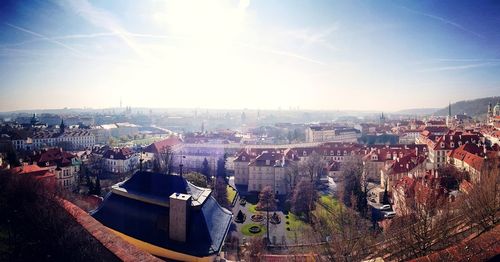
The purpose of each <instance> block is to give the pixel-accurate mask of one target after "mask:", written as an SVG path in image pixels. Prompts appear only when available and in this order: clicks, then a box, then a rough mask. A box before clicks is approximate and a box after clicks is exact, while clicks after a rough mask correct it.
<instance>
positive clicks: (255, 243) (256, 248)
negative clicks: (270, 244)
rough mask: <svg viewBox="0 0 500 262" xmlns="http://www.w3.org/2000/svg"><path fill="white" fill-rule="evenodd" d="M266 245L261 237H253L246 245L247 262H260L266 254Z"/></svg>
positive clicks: (245, 256)
mask: <svg viewBox="0 0 500 262" xmlns="http://www.w3.org/2000/svg"><path fill="white" fill-rule="evenodd" d="M265 247H266V244H265V243H264V241H262V238H260V237H252V238H250V239H249V241H248V243H246V247H245V251H244V252H243V256H244V258H245V261H260V258H261V256H262V255H263V253H264V252H265Z"/></svg>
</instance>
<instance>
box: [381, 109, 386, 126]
mask: <svg viewBox="0 0 500 262" xmlns="http://www.w3.org/2000/svg"><path fill="white" fill-rule="evenodd" d="M384 124H385V116H384V112H382V114H381V115H380V125H384Z"/></svg>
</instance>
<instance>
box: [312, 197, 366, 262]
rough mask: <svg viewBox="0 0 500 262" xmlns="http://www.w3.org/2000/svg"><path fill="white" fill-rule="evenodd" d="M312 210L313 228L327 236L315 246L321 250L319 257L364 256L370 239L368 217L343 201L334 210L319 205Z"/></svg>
mask: <svg viewBox="0 0 500 262" xmlns="http://www.w3.org/2000/svg"><path fill="white" fill-rule="evenodd" d="M313 214H314V217H315V220H316V223H315V224H314V226H315V231H316V232H317V233H318V234H320V235H321V236H322V238H323V239H324V240H326V244H324V245H320V246H318V248H317V249H318V252H320V253H323V254H324V255H323V256H320V259H321V260H322V261H361V260H363V258H365V257H366V255H367V251H368V246H369V245H371V244H372V243H373V236H372V232H371V231H370V223H369V221H368V220H366V219H364V218H362V217H361V216H359V215H358V214H357V213H356V212H355V211H354V210H352V209H349V208H347V207H345V206H344V205H342V204H340V205H339V208H337V209H336V210H328V209H327V208H324V207H319V208H317V209H316V210H315V211H314V212H313Z"/></svg>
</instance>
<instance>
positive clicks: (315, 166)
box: [302, 151, 326, 182]
mask: <svg viewBox="0 0 500 262" xmlns="http://www.w3.org/2000/svg"><path fill="white" fill-rule="evenodd" d="M325 165H326V162H325V161H324V160H323V158H322V157H321V155H320V154H318V153H316V151H313V152H312V153H311V154H310V155H309V156H308V157H307V159H306V160H305V162H304V163H303V167H302V168H303V169H305V171H306V172H307V174H309V177H310V180H311V182H318V181H319V179H320V178H321V175H323V171H324V168H325Z"/></svg>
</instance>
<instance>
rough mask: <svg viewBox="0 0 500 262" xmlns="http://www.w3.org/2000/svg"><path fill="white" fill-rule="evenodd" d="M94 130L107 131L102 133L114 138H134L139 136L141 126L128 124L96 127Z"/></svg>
mask: <svg viewBox="0 0 500 262" xmlns="http://www.w3.org/2000/svg"><path fill="white" fill-rule="evenodd" d="M94 129H104V130H106V131H101V132H103V133H105V134H106V135H109V136H113V137H123V136H134V135H137V134H139V126H138V125H134V124H131V123H128V122H125V123H115V124H106V125H101V126H100V127H94Z"/></svg>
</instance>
